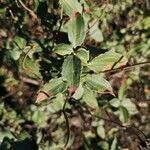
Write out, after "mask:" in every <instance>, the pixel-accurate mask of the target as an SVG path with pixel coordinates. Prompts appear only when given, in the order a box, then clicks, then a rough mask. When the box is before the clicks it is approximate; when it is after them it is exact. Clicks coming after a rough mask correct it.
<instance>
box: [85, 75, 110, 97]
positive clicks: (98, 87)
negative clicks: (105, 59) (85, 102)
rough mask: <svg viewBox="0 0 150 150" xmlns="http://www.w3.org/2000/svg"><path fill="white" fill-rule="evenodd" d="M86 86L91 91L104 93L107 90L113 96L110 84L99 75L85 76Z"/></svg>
mask: <svg viewBox="0 0 150 150" xmlns="http://www.w3.org/2000/svg"><path fill="white" fill-rule="evenodd" d="M86 85H87V86H88V87H89V88H90V89H91V90H93V91H96V92H104V91H105V90H108V91H110V92H111V93H112V94H113V90H112V87H111V85H110V83H109V82H108V81H107V80H106V79H104V78H103V77H101V76H99V75H94V74H92V75H87V78H86Z"/></svg>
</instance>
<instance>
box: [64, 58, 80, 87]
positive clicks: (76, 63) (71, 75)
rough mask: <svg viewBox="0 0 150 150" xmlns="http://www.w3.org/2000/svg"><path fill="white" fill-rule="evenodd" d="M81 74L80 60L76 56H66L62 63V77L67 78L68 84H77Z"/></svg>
mask: <svg viewBox="0 0 150 150" xmlns="http://www.w3.org/2000/svg"><path fill="white" fill-rule="evenodd" d="M80 75H81V61H80V59H79V58H77V57H76V56H68V57H67V58H66V59H65V60H64V63H63V67H62V78H63V79H64V80H67V81H68V83H69V86H78V85H79V82H80Z"/></svg>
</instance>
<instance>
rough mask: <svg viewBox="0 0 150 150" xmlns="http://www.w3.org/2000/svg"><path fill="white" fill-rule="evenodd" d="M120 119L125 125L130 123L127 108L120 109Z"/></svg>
mask: <svg viewBox="0 0 150 150" xmlns="http://www.w3.org/2000/svg"><path fill="white" fill-rule="evenodd" d="M119 119H120V120H121V121H122V122H123V123H125V122H127V121H128V119H129V113H128V110H127V109H126V108H125V107H123V106H122V107H120V109H119Z"/></svg>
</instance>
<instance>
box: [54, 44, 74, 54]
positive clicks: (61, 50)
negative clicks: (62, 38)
mask: <svg viewBox="0 0 150 150" xmlns="http://www.w3.org/2000/svg"><path fill="white" fill-rule="evenodd" d="M54 52H55V53H57V54H59V55H62V56H63V55H67V54H71V53H72V52H73V49H72V45H68V44H58V45H56V46H55V48H54Z"/></svg>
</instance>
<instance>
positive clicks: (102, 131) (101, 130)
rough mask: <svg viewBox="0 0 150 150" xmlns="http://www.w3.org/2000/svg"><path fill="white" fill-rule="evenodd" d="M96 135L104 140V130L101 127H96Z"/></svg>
mask: <svg viewBox="0 0 150 150" xmlns="http://www.w3.org/2000/svg"><path fill="white" fill-rule="evenodd" d="M97 134H98V136H100V137H101V138H102V139H104V138H105V128H104V127H103V126H98V127H97Z"/></svg>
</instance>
